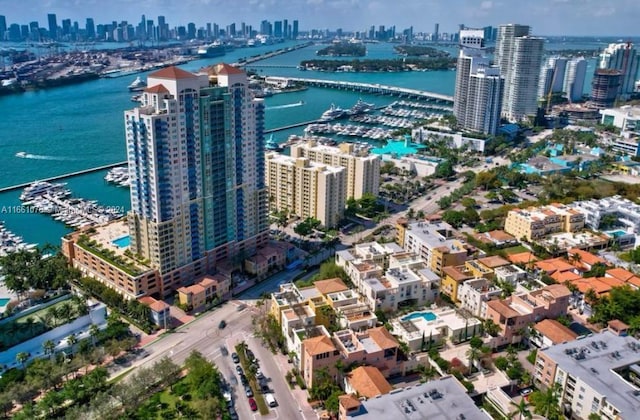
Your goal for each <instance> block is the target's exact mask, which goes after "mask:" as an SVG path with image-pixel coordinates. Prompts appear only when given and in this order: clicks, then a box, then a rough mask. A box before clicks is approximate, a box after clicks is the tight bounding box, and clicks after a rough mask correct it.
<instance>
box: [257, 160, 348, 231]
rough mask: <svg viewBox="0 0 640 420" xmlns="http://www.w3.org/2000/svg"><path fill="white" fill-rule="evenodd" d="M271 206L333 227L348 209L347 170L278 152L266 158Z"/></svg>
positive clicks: (276, 209)
mask: <svg viewBox="0 0 640 420" xmlns="http://www.w3.org/2000/svg"><path fill="white" fill-rule="evenodd" d="M265 161H266V184H267V190H268V193H269V207H270V210H273V211H288V212H289V213H290V214H295V215H296V216H299V217H300V218H302V219H306V218H307V217H313V218H315V219H318V220H319V221H320V222H321V223H322V225H323V226H326V227H333V226H335V225H336V224H337V223H338V222H339V221H340V220H341V219H342V216H343V214H344V208H345V206H346V197H347V196H346V186H347V176H346V173H347V171H346V170H345V168H343V167H339V166H330V165H326V164H322V163H317V162H313V161H311V160H310V159H308V158H304V157H298V158H296V157H290V156H286V155H282V154H279V153H268V154H267V155H266V159H265Z"/></svg>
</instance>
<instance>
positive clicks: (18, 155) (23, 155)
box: [16, 152, 27, 158]
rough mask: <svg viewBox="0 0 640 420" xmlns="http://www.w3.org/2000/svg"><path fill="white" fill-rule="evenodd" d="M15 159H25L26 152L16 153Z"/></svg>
mask: <svg viewBox="0 0 640 420" xmlns="http://www.w3.org/2000/svg"><path fill="white" fill-rule="evenodd" d="M16 157H19V158H26V157H27V152H18V153H16Z"/></svg>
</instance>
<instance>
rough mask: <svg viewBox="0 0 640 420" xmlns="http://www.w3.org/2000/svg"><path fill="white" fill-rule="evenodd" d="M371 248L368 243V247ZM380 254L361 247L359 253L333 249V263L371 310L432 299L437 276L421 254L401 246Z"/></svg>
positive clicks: (389, 308) (372, 247) (420, 302)
mask: <svg viewBox="0 0 640 420" xmlns="http://www.w3.org/2000/svg"><path fill="white" fill-rule="evenodd" d="M376 245H377V246H379V244H376ZM385 245H389V244H385ZM396 246H397V245H396ZM375 248H376V246H375V245H371V246H370V247H369V248H368V249H369V250H371V249H375ZM381 255H382V254H381V253H379V252H375V253H373V252H369V253H363V252H362V249H361V250H360V253H359V254H358V250H356V249H350V250H345V251H339V252H337V253H336V264H338V265H339V266H341V267H343V268H344V269H345V271H346V273H347V274H348V275H349V277H350V278H351V281H352V282H353V284H354V285H355V286H356V288H357V289H358V292H359V293H360V295H361V296H362V298H363V299H364V301H365V302H366V303H367V304H368V305H369V307H370V308H371V309H372V310H373V311H377V310H380V309H381V310H389V311H396V310H397V309H398V307H399V306H402V304H404V303H408V302H412V303H416V304H418V305H424V304H426V303H429V302H433V301H434V300H435V298H436V297H437V296H438V293H439V288H440V277H439V276H438V275H437V274H435V273H433V272H432V271H431V270H429V269H428V267H427V265H426V262H425V261H424V260H423V259H422V258H420V257H419V256H417V255H415V254H412V253H407V252H404V251H403V250H400V251H397V252H395V253H393V254H387V256H386V258H385V257H382V258H381ZM385 261H386V263H385Z"/></svg>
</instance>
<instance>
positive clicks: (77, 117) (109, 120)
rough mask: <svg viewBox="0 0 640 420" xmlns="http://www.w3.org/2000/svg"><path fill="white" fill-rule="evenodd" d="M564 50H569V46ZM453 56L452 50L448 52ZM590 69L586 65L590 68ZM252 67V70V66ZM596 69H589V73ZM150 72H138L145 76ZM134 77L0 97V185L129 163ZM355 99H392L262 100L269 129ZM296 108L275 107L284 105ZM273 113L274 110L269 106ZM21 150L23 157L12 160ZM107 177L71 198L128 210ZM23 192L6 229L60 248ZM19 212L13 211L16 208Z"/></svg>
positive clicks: (346, 95)
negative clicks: (127, 129) (27, 206)
mask: <svg viewBox="0 0 640 420" xmlns="http://www.w3.org/2000/svg"><path fill="white" fill-rule="evenodd" d="M294 44H295V43H294V42H289V43H283V44H276V45H270V46H260V47H256V48H245V49H239V50H236V51H233V52H231V53H229V54H227V55H225V56H224V57H216V58H212V59H206V60H197V61H193V62H190V63H188V64H185V65H183V66H182V67H183V68H184V69H186V70H191V71H195V70H198V69H200V68H201V67H204V66H206V65H211V64H215V63H218V62H220V61H224V62H228V63H232V62H235V61H237V60H238V59H239V58H241V57H249V56H252V55H256V54H261V53H264V52H267V51H274V50H276V49H280V48H283V47H287V46H290V45H294ZM319 48H321V47H320V46H311V47H307V48H303V49H300V50H296V51H294V52H291V53H287V54H283V55H280V56H276V57H273V58H270V59H268V60H263V61H261V62H259V63H256V64H268V65H287V66H294V67H295V66H297V65H298V64H299V62H300V61H301V60H303V59H310V58H314V57H315V51H316V50H317V49H319ZM367 48H368V53H367V57H366V58H392V57H394V56H395V54H394V52H393V45H390V44H368V45H367ZM567 48H569V47H567ZM452 52H454V53H455V51H453V50H452ZM592 64H593V63H590V65H592ZM249 68H251V65H249ZM256 70H257V71H258V73H260V74H261V75H275V76H291V77H293V76H297V77H306V78H323V79H333V80H350V81H354V82H366V83H379V84H386V85H394V86H400V87H410V88H416V89H424V90H428V91H433V92H437V93H442V94H446V95H453V91H454V84H455V71H433V72H402V73H326V72H312V71H300V70H297V69H296V68H256ZM592 70H593V67H590V70H587V71H588V73H589V74H590V73H591V72H592ZM147 74H148V73H141V74H140V76H141V77H142V78H144V77H146V75H147ZM136 76H137V75H132V76H130V77H122V78H116V79H99V80H95V81H90V82H86V83H83V84H79V85H72V86H65V87H59V88H53V89H47V90H41V91H35V92H26V93H23V94H20V95H10V96H4V97H0V113H1V115H2V118H0V133H2V135H0V187H3V186H9V185H15V184H19V183H23V182H30V181H33V180H36V179H42V178H46V177H50V176H54V175H59V174H64V173H69V172H73V171H77V170H82V169H87V168H91V167H96V166H101V165H105V164H109V163H114V162H119V161H124V160H125V159H126V152H125V144H124V116H123V112H124V111H125V110H127V109H131V108H133V106H134V104H133V103H132V102H131V100H130V97H131V93H130V92H129V91H128V90H127V86H128V85H129V84H130V83H131V82H132V80H133V79H134V78H135V77H136ZM358 98H362V99H363V100H365V101H367V102H372V103H374V104H376V105H378V106H381V105H387V104H389V103H391V102H393V101H394V100H395V99H396V98H393V97H390V96H375V95H364V94H359V93H355V92H347V91H335V90H330V89H320V88H310V89H307V90H305V91H300V92H294V93H288V94H282V95H275V96H273V97H270V98H266V99H265V104H266V107H267V108H268V109H267V111H266V116H265V126H266V128H267V129H269V128H276V127H281V126H286V125H289V124H294V123H297V122H302V121H309V120H313V119H316V118H318V117H319V116H320V114H322V112H323V111H324V110H326V109H327V108H329V106H330V105H331V104H332V103H335V104H336V105H338V106H341V107H343V108H348V107H351V106H352V105H353V104H354V103H355V102H356V101H357V100H358ZM300 101H303V104H302V105H300V106H292V107H286V108H278V107H279V106H282V105H289V104H296V103H299V102H300ZM273 107H275V108H273ZM302 130H303V127H300V128H294V129H290V130H286V131H282V132H278V133H275V135H274V137H275V139H276V140H277V141H278V142H282V141H284V140H286V138H287V137H288V136H289V135H291V134H300V133H302ZM18 152H25V153H26V154H27V156H28V158H20V157H16V153H18ZM105 174H106V171H101V172H97V173H92V174H86V175H82V176H78V177H74V178H71V179H67V180H66V181H65V182H67V183H68V187H69V188H70V189H71V190H72V191H73V193H74V195H76V196H78V197H83V198H86V199H90V200H98V201H99V202H100V203H101V204H102V205H105V206H120V207H121V208H122V210H123V211H128V210H129V208H130V205H129V192H128V190H127V189H125V188H121V187H116V186H113V185H110V184H107V183H106V182H105V181H104V180H103V177H104V175H105ZM19 195H20V191H12V192H7V193H2V194H0V220H4V221H5V224H6V226H7V228H8V229H10V230H12V231H13V232H14V233H16V234H19V235H22V236H23V237H24V239H25V240H26V241H27V242H30V243H39V244H44V243H47V242H48V243H52V244H54V245H58V244H59V243H60V237H61V236H62V235H64V234H66V233H68V232H69V231H70V230H69V229H68V228H66V227H65V226H64V225H63V224H61V223H59V222H57V221H55V220H53V219H52V218H50V217H49V216H47V215H41V214H28V213H23V212H20V211H19V209H20V208H19V207H17V206H19V205H20V201H19V199H18V196H19ZM16 208H17V209H18V210H16Z"/></svg>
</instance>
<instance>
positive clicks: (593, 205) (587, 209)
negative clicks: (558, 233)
mask: <svg viewBox="0 0 640 420" xmlns="http://www.w3.org/2000/svg"><path fill="white" fill-rule="evenodd" d="M571 206H572V207H573V208H575V209H576V210H578V211H580V212H581V213H583V214H584V215H585V224H586V225H587V226H589V227H590V228H591V229H593V230H600V228H601V226H600V224H601V222H602V219H603V217H605V216H607V215H611V216H615V217H616V219H617V220H616V223H617V224H618V225H620V226H623V227H622V228H621V229H622V230H624V231H625V232H627V233H634V234H640V205H638V204H636V203H634V202H633V201H631V200H628V199H626V198H623V197H620V196H619V195H614V196H613V197H605V198H601V199H599V200H587V201H575V202H573V203H571Z"/></svg>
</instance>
